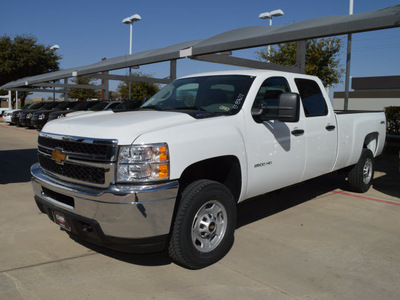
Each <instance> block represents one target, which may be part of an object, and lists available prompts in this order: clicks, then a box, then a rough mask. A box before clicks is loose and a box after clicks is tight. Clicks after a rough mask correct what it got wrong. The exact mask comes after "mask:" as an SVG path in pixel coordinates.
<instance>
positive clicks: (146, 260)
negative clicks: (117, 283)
mask: <svg viewBox="0 0 400 300" xmlns="http://www.w3.org/2000/svg"><path fill="white" fill-rule="evenodd" d="M70 238H71V239H72V240H74V241H75V242H76V243H78V244H80V245H82V246H84V247H86V248H88V249H90V250H92V251H94V252H97V253H99V254H102V255H105V256H108V257H110V258H113V259H116V260H119V261H123V262H126V263H129V264H134V265H138V266H147V267H152V266H164V265H169V264H171V263H172V261H171V259H170V258H169V256H168V253H167V251H166V250H164V251H161V252H155V253H140V254H136V253H125V252H120V251H116V250H112V249H108V248H104V247H102V246H98V245H95V244H91V243H88V242H86V241H84V240H80V239H76V238H74V237H73V236H70Z"/></svg>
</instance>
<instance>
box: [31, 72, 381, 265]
mask: <svg viewBox="0 0 400 300" xmlns="http://www.w3.org/2000/svg"><path fill="white" fill-rule="evenodd" d="M385 123H386V120H385V115H384V113H383V112H360V111H357V112H354V111H342V112H334V111H333V109H332V105H331V103H330V101H329V99H328V96H327V94H326V91H325V89H324V87H323V85H322V83H321V81H320V80H319V79H318V78H316V77H313V76H307V75H302V74H295V73H285V72H277V71H266V70H243V71H224V72H214V73H204V74H197V75H192V76H187V77H183V78H180V79H177V80H175V81H174V82H172V83H171V84H169V85H167V86H165V87H164V88H163V89H161V90H160V91H159V92H158V93H157V94H156V95H154V96H153V97H152V98H150V99H149V100H148V101H147V102H146V103H145V104H143V105H142V106H141V107H140V109H138V110H136V111H130V112H113V111H105V112H99V113H96V114H88V115H82V116H79V115H78V116H75V117H71V118H63V119H59V120H55V121H53V122H49V123H47V124H46V125H45V127H44V128H43V130H42V132H40V134H39V137H38V160H39V162H38V163H37V164H35V165H33V166H32V168H31V174H32V183H33V189H34V194H35V196H34V197H35V200H36V203H37V205H38V207H39V209H40V210H41V212H43V213H46V214H47V215H48V216H49V218H50V219H51V220H52V221H53V222H55V223H57V224H58V225H59V226H60V227H61V228H62V229H63V230H65V231H66V232H68V233H69V235H70V236H71V237H73V238H78V239H83V240H85V241H89V242H91V243H95V244H99V245H102V246H105V247H108V248H112V249H117V250H122V251H128V252H145V251H158V250H163V249H166V251H168V253H169V256H170V257H171V259H172V261H174V262H176V263H177V264H179V265H181V266H184V267H186V268H190V269H199V268H203V267H206V266H208V265H210V264H213V263H215V262H217V261H218V260H220V259H221V258H222V257H223V256H224V255H225V254H226V253H227V252H228V251H229V250H230V248H231V246H232V244H233V240H234V230H235V226H236V206H237V205H236V204H237V203H238V202H241V201H244V200H246V199H249V198H253V197H255V196H258V195H262V194H266V193H268V192H271V191H274V190H277V189H281V188H284V187H287V186H291V185H293V184H296V183H299V182H302V181H305V180H308V179H311V178H314V177H316V176H320V175H322V174H326V173H329V172H333V171H336V170H346V171H348V183H349V186H350V188H351V189H352V190H354V191H355V192H365V191H367V190H368V189H369V187H370V185H371V182H372V179H373V175H374V158H375V157H376V156H377V155H379V154H381V152H382V150H383V147H384V141H385V130H386V125H385ZM265 198H266V199H267V198H268V197H265ZM266 201H267V200H266Z"/></svg>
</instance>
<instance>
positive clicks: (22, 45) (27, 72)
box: [0, 35, 61, 105]
mask: <svg viewBox="0 0 400 300" xmlns="http://www.w3.org/2000/svg"><path fill="white" fill-rule="evenodd" d="M60 59H61V56H60V55H57V53H56V51H55V50H53V49H51V47H50V46H45V45H42V44H39V43H38V42H37V39H36V37H34V36H31V35H17V36H15V37H14V39H12V38H11V37H9V36H7V35H4V36H2V37H0V86H1V85H3V84H6V83H7V82H10V81H14V80H17V79H20V78H23V77H28V76H34V75H39V74H43V73H48V72H53V71H57V70H58V69H59V60H60ZM20 95H21V103H22V105H24V102H25V98H26V96H27V95H28V93H27V92H23V93H20Z"/></svg>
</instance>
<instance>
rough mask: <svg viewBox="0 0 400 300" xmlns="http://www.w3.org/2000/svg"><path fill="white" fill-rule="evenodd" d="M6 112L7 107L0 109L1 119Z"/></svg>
mask: <svg viewBox="0 0 400 300" xmlns="http://www.w3.org/2000/svg"><path fill="white" fill-rule="evenodd" d="M7 110H8V107H0V117H3V115H4V113H5V112H6V111H7Z"/></svg>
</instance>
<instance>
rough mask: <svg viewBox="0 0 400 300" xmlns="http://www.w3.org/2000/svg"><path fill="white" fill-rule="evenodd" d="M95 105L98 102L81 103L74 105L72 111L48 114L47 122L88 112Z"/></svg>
mask: <svg viewBox="0 0 400 300" xmlns="http://www.w3.org/2000/svg"><path fill="white" fill-rule="evenodd" d="M97 103H99V101H82V102H79V103H78V104H77V105H75V106H74V107H73V108H72V109H66V110H59V111H54V112H52V113H50V115H49V118H48V121H51V120H55V119H60V118H64V117H65V116H66V115H67V114H69V113H72V112H75V111H81V110H88V109H89V108H91V107H92V106H94V105H96V104H97Z"/></svg>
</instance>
